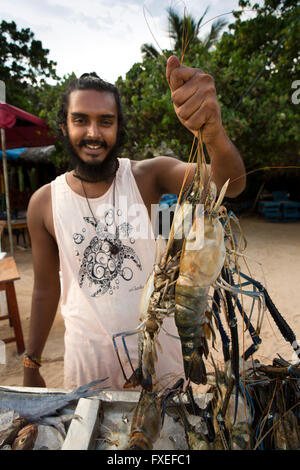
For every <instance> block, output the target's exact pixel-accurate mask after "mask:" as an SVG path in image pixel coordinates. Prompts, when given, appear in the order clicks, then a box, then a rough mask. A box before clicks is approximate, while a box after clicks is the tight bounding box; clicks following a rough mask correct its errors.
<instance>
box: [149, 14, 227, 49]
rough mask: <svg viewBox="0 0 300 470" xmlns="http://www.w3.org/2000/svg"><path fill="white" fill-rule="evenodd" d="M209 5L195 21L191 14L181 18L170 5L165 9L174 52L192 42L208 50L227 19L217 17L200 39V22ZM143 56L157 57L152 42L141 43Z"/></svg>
mask: <svg viewBox="0 0 300 470" xmlns="http://www.w3.org/2000/svg"><path fill="white" fill-rule="evenodd" d="M208 9H209V7H207V8H206V9H205V12H204V13H203V15H202V16H201V18H200V19H199V20H198V21H196V20H195V18H193V17H192V16H191V15H184V17H183V18H182V17H181V16H180V15H179V14H178V13H177V12H176V11H175V9H174V8H172V7H170V8H168V9H167V12H168V23H169V31H168V32H169V36H170V38H171V39H172V40H173V50H174V52H177V53H178V52H179V51H182V52H184V51H185V50H186V48H187V47H188V45H190V44H192V43H198V44H200V43H202V44H203V46H204V47H205V49H206V50H207V51H208V50H209V49H211V47H212V46H213V45H214V44H215V42H216V41H217V40H218V38H219V35H220V33H221V31H222V29H223V28H224V27H225V26H226V24H227V21H226V20H224V19H222V18H219V19H218V20H217V21H214V23H213V24H212V26H211V29H210V32H209V33H208V34H207V35H206V37H205V38H204V39H200V38H199V37H198V36H199V31H200V29H201V24H202V22H203V19H204V17H205V15H206V13H207V11H208ZM141 52H142V54H143V57H157V56H158V55H160V53H159V52H158V51H157V49H156V48H155V47H154V46H153V45H152V44H143V45H142V47H141Z"/></svg>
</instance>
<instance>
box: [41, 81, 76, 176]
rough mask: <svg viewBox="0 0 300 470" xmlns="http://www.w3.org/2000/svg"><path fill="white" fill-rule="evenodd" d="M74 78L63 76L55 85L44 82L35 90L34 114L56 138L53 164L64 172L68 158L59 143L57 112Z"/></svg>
mask: <svg viewBox="0 0 300 470" xmlns="http://www.w3.org/2000/svg"><path fill="white" fill-rule="evenodd" d="M74 78H76V75H75V74H74V73H72V74H70V75H67V76H64V77H63V78H61V79H59V80H58V81H57V83H56V84H55V85H49V84H48V83H46V82H44V83H42V84H41V86H40V87H37V88H36V90H35V91H36V101H37V103H38V106H37V108H36V114H38V115H39V117H41V118H42V119H44V120H45V121H46V122H47V123H48V125H49V128H50V129H51V131H52V132H53V134H54V135H55V136H56V137H57V139H56V142H55V152H54V154H53V162H54V163H55V165H56V166H57V167H58V168H60V169H61V171H63V170H66V169H67V167H68V163H69V157H68V155H66V154H65V151H64V148H63V146H62V143H61V141H60V138H59V135H60V132H59V125H58V110H59V108H60V105H61V99H62V95H63V93H64V92H65V90H66V88H67V86H68V83H69V82H70V80H72V79H74Z"/></svg>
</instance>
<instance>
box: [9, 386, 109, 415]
mask: <svg viewBox="0 0 300 470" xmlns="http://www.w3.org/2000/svg"><path fill="white" fill-rule="evenodd" d="M107 379H108V377H106V378H105V379H101V380H95V381H93V382H90V383H88V384H86V385H82V386H81V387H78V388H77V389H76V390H73V391H72V392H70V393H49V394H48V393H45V394H44V393H43V394H41V393H36V394H35V393H30V396H28V394H27V393H26V392H23V393H22V394H21V393H20V392H14V391H11V390H8V389H6V388H5V387H0V412H1V410H4V409H9V410H14V411H15V412H17V413H18V414H19V416H21V417H22V418H26V419H27V420H28V421H30V422H31V423H36V422H39V421H42V420H43V417H46V416H53V415H55V414H56V412H57V411H58V410H59V409H61V408H63V407H64V406H66V405H67V404H68V403H69V402H71V401H73V400H79V398H89V397H92V396H94V395H97V394H98V393H99V392H100V391H101V390H104V389H105V388H107V387H102V388H100V387H99V385H100V383H102V382H104V381H105V380H107ZM96 385H98V387H97V388H95V389H93V390H91V388H92V387H95V386H96ZM26 395H27V397H26Z"/></svg>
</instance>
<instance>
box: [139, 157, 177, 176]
mask: <svg viewBox="0 0 300 470" xmlns="http://www.w3.org/2000/svg"><path fill="white" fill-rule="evenodd" d="M177 163H178V160H177V159H176V158H172V157H166V156H163V155H161V156H158V157H153V158H147V159H145V160H130V164H131V169H132V171H133V173H135V172H139V173H141V172H149V170H156V171H163V170H164V169H167V168H170V167H172V166H173V165H176V164H177ZM148 174H149V173H148Z"/></svg>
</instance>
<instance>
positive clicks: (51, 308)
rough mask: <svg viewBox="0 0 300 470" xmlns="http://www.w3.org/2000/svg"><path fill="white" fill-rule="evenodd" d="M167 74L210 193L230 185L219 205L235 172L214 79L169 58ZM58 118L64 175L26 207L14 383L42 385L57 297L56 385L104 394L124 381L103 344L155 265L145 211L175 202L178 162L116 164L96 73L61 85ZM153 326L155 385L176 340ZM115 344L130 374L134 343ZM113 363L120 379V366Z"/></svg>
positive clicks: (112, 98)
mask: <svg viewBox="0 0 300 470" xmlns="http://www.w3.org/2000/svg"><path fill="white" fill-rule="evenodd" d="M166 75H167V80H168V83H169V86H170V89H171V93H172V101H173V103H174V108H175V112H176V114H177V116H178V118H179V120H180V122H181V123H182V124H183V125H185V126H186V127H187V128H188V129H189V130H190V131H191V132H192V133H194V135H196V136H197V135H198V131H199V129H200V128H201V130H202V136H203V141H204V143H205V145H206V148H207V150H208V153H209V155H210V160H211V161H210V165H209V171H210V172H211V175H212V179H213V181H214V182H215V184H216V186H217V188H218V189H219V190H220V188H221V187H222V186H223V184H224V183H225V181H227V179H230V180H232V184H230V185H229V187H228V188H229V189H228V191H227V194H226V195H227V196H228V197H235V196H237V195H238V194H239V193H240V192H241V191H242V190H243V189H244V187H245V176H244V174H245V169H244V165H243V162H242V159H241V157H240V155H239V152H238V150H237V149H236V148H235V147H234V145H233V144H232V142H231V141H230V140H229V138H228V136H227V135H226V132H225V130H224V128H223V125H222V119H221V112H220V108H219V104H218V101H217V98H216V90H215V87H214V81H213V78H212V77H211V76H209V75H207V74H205V73H203V72H202V71H201V70H198V69H194V68H191V67H184V66H181V65H180V63H179V60H178V59H177V57H175V56H172V57H170V58H169V60H168V63H167V70H166ZM59 119H60V125H61V131H62V134H63V137H64V142H65V146H66V149H67V150H68V152H69V154H70V161H71V163H72V167H73V169H72V170H71V171H69V172H67V173H66V174H63V175H61V176H59V177H57V178H56V179H55V180H54V181H52V182H51V183H50V184H48V185H45V186H43V187H42V188H40V189H39V190H38V191H37V192H36V193H35V194H34V195H33V196H32V198H31V201H30V204H29V207H28V227H29V231H30V235H31V240H32V255H33V267H34V290H33V298H32V311H31V323H30V334H29V340H28V347H27V357H26V358H25V359H26V360H25V362H24V385H25V386H45V381H44V379H43V377H42V375H41V374H40V371H39V366H40V358H41V355H42V351H43V349H44V346H45V343H46V340H47V337H48V335H49V331H50V329H51V326H52V324H53V320H54V317H55V314H56V311H57V307H58V302H59V299H60V298H61V312H62V315H63V317H64V320H65V327H66V330H65V358H64V367H65V383H64V385H65V387H66V388H74V387H77V386H79V385H81V384H84V383H87V382H89V381H91V380H96V379H100V378H104V377H107V376H109V380H108V383H107V385H108V386H109V388H111V389H115V390H119V389H122V387H123V384H124V376H123V374H122V371H121V368H120V365H119V363H118V361H117V358H116V354H115V351H114V347H113V342H112V336H113V335H114V334H116V333H119V332H123V331H133V330H134V329H135V328H136V327H137V325H138V317H139V312H138V310H139V308H138V306H139V301H140V297H141V292H142V288H143V286H144V285H145V283H146V280H147V278H148V276H149V274H150V272H151V271H152V269H153V263H154V253H155V238H154V236H153V227H152V226H151V221H150V219H151V208H152V206H153V205H157V204H158V203H159V201H160V198H161V196H162V195H163V194H166V193H172V194H179V191H180V188H181V186H182V183H183V179H184V174H185V171H186V163H183V162H181V161H179V160H176V159H173V158H169V157H163V156H162V157H157V158H153V159H150V160H143V161H134V160H129V159H125V158H118V155H119V149H120V148H121V146H122V143H123V141H124V135H125V131H124V120H123V114H122V109H121V104H120V97H119V94H118V90H117V89H116V87H115V86H113V85H111V84H108V83H106V82H104V81H103V80H101V79H100V78H99V77H98V76H97V75H96V74H84V75H83V76H81V77H80V78H79V79H76V80H74V81H72V82H71V83H70V85H69V87H68V89H67V90H66V93H65V95H64V96H63V99H62V106H61V109H60V112H59ZM191 178H192V176H190V178H189V180H188V182H189V181H190V180H191ZM152 221H153V212H152ZM60 271H61V282H60V276H59V272H60ZM164 328H165V330H167V331H168V332H169V333H170V335H166V334H165V333H164V332H161V333H160V335H159V342H160V344H161V346H162V350H163V352H162V354H159V359H158V363H157V366H156V374H157V377H158V380H160V379H161V378H163V377H167V378H168V380H169V379H170V377H171V376H174V378H175V377H178V376H183V366H182V355H181V347H180V342H179V341H178V340H177V339H175V338H174V337H173V336H171V335H174V336H176V335H177V331H176V327H175V325H174V319H166V321H165V322H164ZM126 342H127V347H128V352H129V356H130V358H131V360H132V362H133V365H134V367H137V366H138V357H137V335H130V336H128V339H127V341H126ZM120 354H121V359H122V363H123V365H124V367H125V369H126V368H127V371H128V370H129V372H130V368H129V364H128V357H127V356H126V354H125V353H121V352H120Z"/></svg>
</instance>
